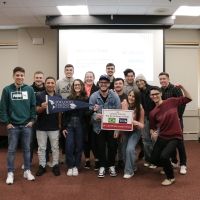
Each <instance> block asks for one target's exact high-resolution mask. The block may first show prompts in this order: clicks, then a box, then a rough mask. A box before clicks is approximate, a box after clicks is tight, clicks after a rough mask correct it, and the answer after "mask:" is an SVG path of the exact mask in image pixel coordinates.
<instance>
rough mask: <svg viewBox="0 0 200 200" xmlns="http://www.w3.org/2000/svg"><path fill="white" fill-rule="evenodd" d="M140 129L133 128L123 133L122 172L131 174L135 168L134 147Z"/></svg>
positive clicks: (138, 138)
mask: <svg viewBox="0 0 200 200" xmlns="http://www.w3.org/2000/svg"><path fill="white" fill-rule="evenodd" d="M140 137H141V131H140V130H134V131H133V132H131V133H128V132H127V133H124V135H123V141H122V145H123V159H124V164H125V167H124V174H133V173H134V171H135V170H136V169H137V167H136V164H135V160H136V151H135V147H136V145H137V143H138V141H139V140H140Z"/></svg>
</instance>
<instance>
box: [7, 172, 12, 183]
mask: <svg viewBox="0 0 200 200" xmlns="http://www.w3.org/2000/svg"><path fill="white" fill-rule="evenodd" d="M13 183H14V173H13V172H8V175H7V179H6V184H8V185H12V184H13Z"/></svg>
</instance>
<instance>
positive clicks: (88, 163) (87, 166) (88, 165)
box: [84, 160, 91, 169]
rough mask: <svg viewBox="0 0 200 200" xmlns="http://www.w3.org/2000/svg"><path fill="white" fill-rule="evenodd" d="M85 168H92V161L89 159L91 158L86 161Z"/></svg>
mask: <svg viewBox="0 0 200 200" xmlns="http://www.w3.org/2000/svg"><path fill="white" fill-rule="evenodd" d="M84 168H85V169H90V168H91V165H90V161H89V160H87V161H86V162H85V166H84Z"/></svg>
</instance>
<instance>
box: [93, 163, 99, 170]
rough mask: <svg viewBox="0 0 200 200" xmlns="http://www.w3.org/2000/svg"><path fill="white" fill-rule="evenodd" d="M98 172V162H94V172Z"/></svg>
mask: <svg viewBox="0 0 200 200" xmlns="http://www.w3.org/2000/svg"><path fill="white" fill-rule="evenodd" d="M98 170H99V161H95V164H94V171H98Z"/></svg>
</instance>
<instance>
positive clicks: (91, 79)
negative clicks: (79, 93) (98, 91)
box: [85, 72, 94, 85]
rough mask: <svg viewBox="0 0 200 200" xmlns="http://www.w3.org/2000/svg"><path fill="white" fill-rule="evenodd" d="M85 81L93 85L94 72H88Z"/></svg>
mask: <svg viewBox="0 0 200 200" xmlns="http://www.w3.org/2000/svg"><path fill="white" fill-rule="evenodd" d="M85 83H86V84H87V85H93V83H94V74H93V73H92V72H87V73H86V74H85Z"/></svg>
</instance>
